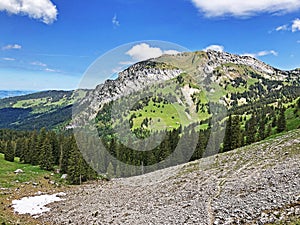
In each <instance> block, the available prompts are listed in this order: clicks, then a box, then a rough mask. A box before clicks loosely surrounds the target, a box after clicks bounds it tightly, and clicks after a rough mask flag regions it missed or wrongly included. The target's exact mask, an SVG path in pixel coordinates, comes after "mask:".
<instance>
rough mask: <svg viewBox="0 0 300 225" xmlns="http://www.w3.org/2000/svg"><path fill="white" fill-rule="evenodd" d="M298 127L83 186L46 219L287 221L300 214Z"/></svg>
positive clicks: (81, 221)
mask: <svg viewBox="0 0 300 225" xmlns="http://www.w3.org/2000/svg"><path fill="white" fill-rule="evenodd" d="M299 171H300V130H297V131H293V132H290V133H287V134H285V135H284V136H281V137H279V138H275V139H272V140H268V141H264V142H262V143H259V144H254V145H251V146H248V147H244V148H241V149H238V150H235V151H232V152H229V153H225V154H220V155H218V156H215V157H209V158H206V159H202V160H200V161H197V162H192V163H189V164H185V165H181V166H177V167H172V168H168V169H165V170H161V171H156V172H154V173H149V174H145V175H143V176H138V177H131V178H124V179H115V180H112V181H110V182H101V183H98V184H97V183H94V184H89V185H83V186H81V187H79V188H78V190H76V191H70V192H68V196H67V200H66V201H64V202H58V203H54V204H53V205H52V206H51V207H52V208H53V210H52V211H51V212H50V213H47V214H45V215H43V216H42V217H41V218H40V221H41V223H45V222H50V223H51V224H203V225H206V224H268V223H272V224H273V223H276V222H280V221H281V222H282V224H288V222H289V220H290V219H291V218H300V172H299Z"/></svg>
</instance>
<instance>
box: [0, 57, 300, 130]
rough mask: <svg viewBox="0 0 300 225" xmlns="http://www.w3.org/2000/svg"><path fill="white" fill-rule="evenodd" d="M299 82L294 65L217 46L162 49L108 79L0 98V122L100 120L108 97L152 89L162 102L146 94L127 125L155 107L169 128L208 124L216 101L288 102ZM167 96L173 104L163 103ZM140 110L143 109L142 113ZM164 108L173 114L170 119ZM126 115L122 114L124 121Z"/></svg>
mask: <svg viewBox="0 0 300 225" xmlns="http://www.w3.org/2000/svg"><path fill="white" fill-rule="evenodd" d="M299 84H300V70H299V69H295V70H291V71H282V70H279V69H276V68H273V67H271V66H269V65H267V64H265V63H263V62H261V61H259V60H257V59H254V58H252V57H249V56H238V55H234V54H230V53H225V52H216V51H207V52H203V51H196V52H185V53H180V54H176V55H163V56H161V57H159V58H154V59H150V60H146V61H143V62H138V63H136V64H134V65H132V66H130V67H129V68H127V69H125V70H124V71H122V72H120V73H119V76H118V78H117V79H116V80H107V81H106V82H105V83H103V84H99V85H98V86H97V87H96V88H95V89H94V90H85V91H83V90H79V91H75V92H74V93H73V94H72V93H71V92H62V91H48V92H40V93H36V94H33V95H32V94H31V95H25V96H22V97H15V98H8V99H2V100H0V119H1V120H0V127H1V128H14V129H34V128H40V127H41V126H46V127H48V128H55V127H61V128H63V127H68V128H69V127H80V126H82V125H84V124H90V122H91V121H94V119H96V120H99V118H98V119H97V118H96V117H97V115H99V114H100V113H99V112H100V111H101V110H105V109H104V108H103V107H104V106H105V105H107V104H108V103H109V102H114V103H117V104H119V103H118V102H120V101H121V100H122V101H123V100H124V99H127V100H128V99H130V98H131V97H129V96H132V99H133V98H134V99H136V100H141V98H144V97H146V95H151V94H152V95H155V96H156V97H157V96H158V95H159V96H161V97H163V99H165V104H164V103H161V104H160V107H161V108H160V109H157V108H156V109H155V107H156V106H154V104H155V102H154V101H153V99H152V100H149V99H146V100H147V102H144V103H143V107H142V108H136V110H131V112H130V113H129V115H126V116H133V114H136V115H140V114H141V116H139V117H138V118H133V119H132V122H133V127H131V128H132V129H135V128H138V127H140V126H141V124H142V123H143V121H145V120H146V119H147V118H148V119H149V118H152V117H157V116H158V115H157V114H158V112H161V113H160V116H161V117H162V119H164V120H165V121H166V122H167V124H166V126H167V127H169V128H170V129H173V128H178V127H179V125H180V124H182V125H183V126H187V125H189V124H191V123H193V122H197V121H203V123H204V124H208V123H207V121H206V120H207V119H209V118H211V117H212V113H213V112H210V111H211V110H218V109H217V108H218V107H225V109H223V111H229V112H231V111H236V110H238V109H239V110H240V112H241V111H242V110H244V111H245V110H247V107H248V108H249V107H250V108H251V107H252V108H253V107H255V105H259V104H275V103H276V102H278V101H280V102H281V101H284V102H285V104H287V101H289V100H291V101H290V102H293V101H295V100H296V97H297V96H299ZM275 90H276V91H275ZM138 98H140V99H138ZM166 98H167V99H166ZM35 99H36V100H35ZM160 100H161V99H160ZM168 101H169V102H170V103H172V104H167V102H168ZM172 101H173V102H172ZM141 102H143V101H140V103H141ZM74 104H75V107H73V113H74V114H73V119H72V121H71V118H72V106H73V105H74ZM213 104H214V105H213ZM170 105H172V107H171V106H170ZM275 105H276V104H275ZM164 107H166V108H164ZM286 107H288V105H286ZM115 108H116V107H115ZM162 108H164V109H165V110H162ZM143 110H144V111H145V110H147V111H148V113H141V111H143ZM127 111H128V110H127ZM153 111H155V113H154V112H153ZM167 114H170V115H172V116H171V117H172V118H173V117H174V118H173V119H170V118H169V117H168V116H166V115H167ZM177 114H180V116H176V115H177ZM126 116H125V115H122V116H121V117H122V118H123V120H125V121H127V122H128V119H125V118H126ZM179 117H181V118H179ZM205 121H206V122H205ZM98 125H99V124H98ZM150 125H151V124H150ZM295 126H296V125H295ZM145 127H147V126H145ZM155 127H160V128H159V129H158V130H162V129H164V126H160V125H159V124H158V123H157V121H156V122H155V121H154V122H153V121H152V128H153V129H156V128H155ZM203 127H205V125H203ZM149 128H150V126H149Z"/></svg>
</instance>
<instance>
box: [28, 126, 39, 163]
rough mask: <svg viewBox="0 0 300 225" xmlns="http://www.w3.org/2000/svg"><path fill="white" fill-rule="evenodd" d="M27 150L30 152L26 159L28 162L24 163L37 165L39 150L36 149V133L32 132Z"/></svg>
mask: <svg viewBox="0 0 300 225" xmlns="http://www.w3.org/2000/svg"><path fill="white" fill-rule="evenodd" d="M28 148H29V152H30V153H29V155H28V157H27V158H28V159H29V162H25V163H30V164H32V165H38V164H39V159H40V148H39V147H38V135H37V132H36V131H34V132H33V133H32V135H31V138H30V142H29V146H28Z"/></svg>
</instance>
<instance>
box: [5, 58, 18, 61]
mask: <svg viewBox="0 0 300 225" xmlns="http://www.w3.org/2000/svg"><path fill="white" fill-rule="evenodd" d="M2 60H4V61H15V60H16V59H14V58H2Z"/></svg>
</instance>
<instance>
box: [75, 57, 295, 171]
mask: <svg viewBox="0 0 300 225" xmlns="http://www.w3.org/2000/svg"><path fill="white" fill-rule="evenodd" d="M299 118H300V70H299V69H295V70H291V71H282V70H279V69H276V68H273V67H271V66H269V65H267V64H265V63H263V62H261V61H259V60H257V59H254V58H252V57H249V56H238V55H233V54H229V53H225V52H216V51H207V52H203V51H200V52H187V53H180V54H176V55H163V56H161V57H159V58H154V59H150V60H146V61H143V62H139V63H136V64H134V65H133V66H130V67H129V68H127V69H126V70H124V71H122V72H120V73H119V76H118V78H117V79H116V80H107V81H106V82H105V83H104V84H100V85H98V86H97V87H96V88H95V89H94V90H91V91H88V92H87V94H86V97H85V98H83V99H81V100H80V101H79V102H77V103H75V105H74V106H73V118H72V121H71V127H73V128H75V129H74V131H75V134H76V136H77V143H78V145H79V148H80V149H81V150H82V151H83V152H84V154H85V159H86V160H87V161H88V162H90V164H91V165H93V168H94V169H95V170H96V171H97V172H98V173H101V174H102V173H106V172H107V171H108V167H109V165H110V171H115V173H116V174H115V175H116V176H118V177H119V176H121V177H127V176H133V175H140V174H142V173H145V172H151V171H155V170H157V169H162V168H165V167H170V166H174V165H178V164H182V163H186V162H188V161H193V160H197V159H200V158H203V157H208V156H211V155H215V154H218V153H222V152H226V151H230V150H233V149H236V148H238V147H242V146H245V145H249V144H251V143H254V142H257V141H260V140H264V139H266V138H268V137H270V136H272V135H276V134H278V133H281V132H284V131H289V130H293V129H297V128H300V119H299ZM99 138H100V140H101V143H100V142H99ZM123 164H125V165H123ZM126 165H133V166H135V168H134V169H130V168H128V167H127V166H126ZM117 171H118V172H117ZM117 174H118V175H117Z"/></svg>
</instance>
